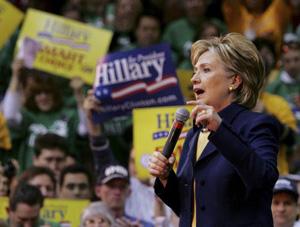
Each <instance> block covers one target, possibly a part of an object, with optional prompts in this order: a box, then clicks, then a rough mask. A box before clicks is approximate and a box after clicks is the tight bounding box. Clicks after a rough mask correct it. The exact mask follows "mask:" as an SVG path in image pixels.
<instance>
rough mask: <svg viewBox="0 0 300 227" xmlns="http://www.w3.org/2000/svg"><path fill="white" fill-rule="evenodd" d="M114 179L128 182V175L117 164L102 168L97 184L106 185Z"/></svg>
mask: <svg viewBox="0 0 300 227" xmlns="http://www.w3.org/2000/svg"><path fill="white" fill-rule="evenodd" d="M114 179H124V180H126V181H128V182H129V174H128V171H127V169H126V168H125V167H123V166H121V165H118V164H113V165H108V166H107V167H105V168H103V171H102V172H101V174H100V176H99V178H98V180H97V183H98V184H106V183H108V182H109V181H111V180H114Z"/></svg>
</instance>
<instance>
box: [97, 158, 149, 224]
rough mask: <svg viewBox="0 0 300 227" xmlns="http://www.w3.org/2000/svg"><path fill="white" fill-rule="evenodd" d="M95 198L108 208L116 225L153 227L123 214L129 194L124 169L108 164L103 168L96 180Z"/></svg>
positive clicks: (126, 172) (127, 175) (127, 179)
mask: <svg viewBox="0 0 300 227" xmlns="http://www.w3.org/2000/svg"><path fill="white" fill-rule="evenodd" d="M95 191H96V196H97V197H98V198H101V200H102V201H103V202H104V204H106V206H107V207H109V208H110V210H111V211H112V214H113V215H114V218H116V222H117V223H121V224H122V226H135V225H141V226H144V227H153V225H152V224H151V223H148V222H146V221H144V220H140V219H138V218H136V217H132V216H129V215H127V214H126V213H125V202H126V199H127V197H128V196H129V194H130V185H129V174H128V171H127V169H126V168H125V167H123V166H121V165H118V164H110V165H108V166H106V167H104V168H103V169H102V171H101V174H100V176H99V178H98V180H97V185H96V188H95Z"/></svg>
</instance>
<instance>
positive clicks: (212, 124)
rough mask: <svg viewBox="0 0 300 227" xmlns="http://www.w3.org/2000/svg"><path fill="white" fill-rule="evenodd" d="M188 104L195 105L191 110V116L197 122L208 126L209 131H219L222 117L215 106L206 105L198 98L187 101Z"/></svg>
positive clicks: (205, 126) (199, 124)
mask: <svg viewBox="0 0 300 227" xmlns="http://www.w3.org/2000/svg"><path fill="white" fill-rule="evenodd" d="M187 104H188V105H195V107H194V108H193V109H192V112H191V118H193V119H194V120H195V124H196V125H197V126H198V127H200V126H201V125H202V126H203V128H206V129H207V130H209V131H214V132H215V131H217V129H218V128H219V126H220V124H221V122H222V118H221V117H220V116H219V114H218V113H217V112H216V110H215V109H214V107H213V106H209V105H206V104H204V103H202V102H200V101H197V100H191V101H187Z"/></svg>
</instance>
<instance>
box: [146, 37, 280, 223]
mask: <svg viewBox="0 0 300 227" xmlns="http://www.w3.org/2000/svg"><path fill="white" fill-rule="evenodd" d="M191 61H192V64H193V66H194V74H193V77H192V79H191V82H192V85H193V91H194V94H195V100H192V101H188V102H187V104H188V105H193V110H192V112H191V117H192V118H193V120H194V126H193V128H192V129H190V131H189V132H188V135H187V137H186V139H185V143H184V146H183V151H182V154H181V157H180V162H179V166H178V168H177V173H176V174H175V173H174V171H173V170H172V168H171V166H172V163H173V162H174V158H173V157H171V158H169V159H167V158H166V157H164V156H163V155H162V154H161V153H160V152H154V153H153V155H152V156H151V157H150V159H149V167H148V168H149V172H150V174H151V175H153V176H155V177H157V179H156V181H155V186H154V187H155V192H156V194H157V195H158V196H159V197H160V198H161V199H162V200H163V201H164V202H165V203H166V204H167V205H168V206H169V207H171V208H172V209H173V211H174V212H175V213H176V214H177V215H178V216H179V217H180V226H181V227H182V226H187V227H190V226H197V227H226V226H228V227H236V226H247V227H250V226H255V227H258V226H264V227H271V226H273V221H272V213H271V201H272V189H273V186H274V184H275V182H276V180H277V178H278V171H277V168H276V166H277V163H276V160H277V151H278V137H279V135H280V130H281V129H280V125H279V123H278V122H277V121H276V120H275V119H274V118H272V117H271V116H268V115H265V114H261V113H254V112H251V109H252V108H253V107H254V106H255V103H256V100H257V97H258V95H259V90H260V89H261V88H262V85H263V82H264V67H263V62H262V59H261V57H260V55H259V54H258V52H257V50H256V48H255V46H254V45H253V44H252V42H251V41H249V40H247V39H246V38H245V37H244V36H242V35H240V34H237V33H230V34H227V35H226V36H224V37H220V38H213V39H210V40H199V41H197V42H195V43H194V44H193V46H192V52H191Z"/></svg>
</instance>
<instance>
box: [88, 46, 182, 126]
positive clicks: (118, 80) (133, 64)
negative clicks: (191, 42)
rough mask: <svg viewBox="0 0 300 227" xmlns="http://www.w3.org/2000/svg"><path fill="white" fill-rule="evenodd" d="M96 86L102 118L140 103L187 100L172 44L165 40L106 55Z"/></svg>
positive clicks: (123, 112) (168, 103)
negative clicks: (173, 61)
mask: <svg viewBox="0 0 300 227" xmlns="http://www.w3.org/2000/svg"><path fill="white" fill-rule="evenodd" d="M94 88H95V95H96V97H97V98H98V99H99V100H100V101H101V107H102V108H101V110H102V111H101V113H97V114H95V120H96V121H98V122H103V121H105V120H107V119H109V118H112V117H116V116H121V115H127V114H130V113H131V110H132V109H134V108H138V107H149V106H173V105H183V104H184V99H183V96H182V93H181V91H180V88H179V84H178V79H177V76H176V71H175V67H174V65H173V63H172V59H171V51H170V47H169V45H168V44H164V43H163V44H159V45H154V46H151V47H147V48H140V49H134V50H130V51H123V52H116V53H111V54H108V55H106V56H105V57H104V58H102V59H101V60H100V61H99V63H98V65H97V69H96V79H95V83H94Z"/></svg>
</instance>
